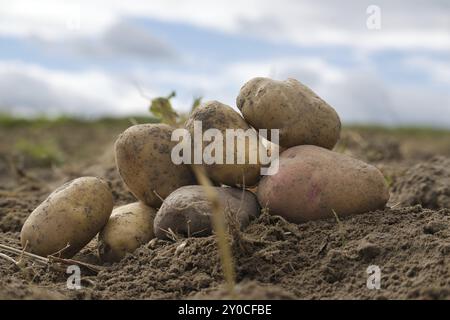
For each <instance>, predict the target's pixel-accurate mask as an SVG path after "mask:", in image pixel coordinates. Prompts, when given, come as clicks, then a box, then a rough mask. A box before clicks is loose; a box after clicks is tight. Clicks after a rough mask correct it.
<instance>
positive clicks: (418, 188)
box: [392, 156, 450, 209]
mask: <svg viewBox="0 0 450 320" xmlns="http://www.w3.org/2000/svg"><path fill="white" fill-rule="evenodd" d="M392 197H393V200H392V201H393V202H398V203H399V204H400V205H402V206H411V205H416V204H420V205H422V207H424V208H429V209H441V208H450V158H447V157H443V156H436V157H433V158H432V159H430V160H429V161H426V162H421V163H418V164H416V165H414V166H412V167H411V168H409V169H408V170H406V172H404V174H403V175H401V176H399V177H398V178H397V179H396V181H395V183H394V185H393V187H392Z"/></svg>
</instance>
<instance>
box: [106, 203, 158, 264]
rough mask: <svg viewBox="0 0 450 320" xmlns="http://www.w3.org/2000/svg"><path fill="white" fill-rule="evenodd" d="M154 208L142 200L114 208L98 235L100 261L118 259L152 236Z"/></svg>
mask: <svg viewBox="0 0 450 320" xmlns="http://www.w3.org/2000/svg"><path fill="white" fill-rule="evenodd" d="M155 215H156V211H155V209H153V208H151V207H148V206H146V205H145V204H143V203H142V202H136V203H131V204H127V205H124V206H121V207H118V208H115V209H114V210H113V212H112V214H111V217H110V218H109V220H108V223H107V224H106V226H105V227H104V228H103V230H102V231H101V232H100V234H99V236H98V245H99V250H98V251H99V255H100V258H101V259H102V261H106V262H116V261H120V260H121V259H122V258H123V257H124V256H125V254H126V253H127V252H129V253H132V252H134V250H136V249H137V248H139V247H140V246H141V245H143V244H146V243H147V242H149V241H150V240H151V239H153V238H154V233H153V220H154V219H155Z"/></svg>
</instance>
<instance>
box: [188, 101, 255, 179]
mask: <svg viewBox="0 0 450 320" xmlns="http://www.w3.org/2000/svg"><path fill="white" fill-rule="evenodd" d="M195 121H199V122H201V125H202V129H203V132H205V131H206V130H208V129H217V130H219V131H220V132H221V133H222V135H223V140H222V141H221V142H222V143H223V153H222V155H221V161H222V163H223V164H218V163H213V164H206V163H205V161H203V164H202V166H203V167H204V168H205V171H206V173H207V175H208V176H209V177H210V178H211V180H213V181H214V182H216V183H218V184H225V185H228V186H237V185H244V184H245V185H246V186H253V185H255V184H257V183H258V181H259V178H260V161H259V154H258V151H259V149H258V148H263V146H262V144H261V143H260V142H259V140H258V135H257V133H256V131H255V130H254V129H253V128H251V127H250V126H249V125H248V124H247V123H246V122H245V120H244V119H243V118H242V117H241V115H240V114H239V113H237V112H236V111H234V110H233V108H231V107H230V106H227V105H225V104H223V103H220V102H218V101H209V102H206V103H203V104H202V105H201V106H199V107H198V108H197V109H195V111H194V112H193V113H192V114H191V115H190V117H189V119H188V120H187V121H186V124H185V127H186V129H188V130H189V132H190V134H191V137H193V136H194V122H195ZM227 129H241V130H243V131H246V130H249V129H250V131H248V133H249V134H250V135H251V136H252V137H254V141H255V142H256V143H254V144H251V143H249V141H248V139H245V137H244V136H243V135H242V134H241V135H240V136H239V138H237V139H235V140H234V148H233V147H232V145H231V143H230V142H231V140H229V141H226V130H227ZM227 142H228V143H227ZM210 143H211V142H203V148H202V149H203V151H204V152H205V150H206V149H205V147H206V146H208V145H209V144H210ZM239 143H242V144H241V145H242V146H244V147H239ZM238 147H239V150H240V152H242V155H243V159H244V157H245V159H244V160H245V161H244V162H243V163H242V164H239V163H238V162H237V159H238ZM227 150H229V152H230V154H232V156H233V157H234V162H232V163H227V158H226V152H227ZM193 153H194V152H193ZM251 156H254V157H255V161H252V159H251Z"/></svg>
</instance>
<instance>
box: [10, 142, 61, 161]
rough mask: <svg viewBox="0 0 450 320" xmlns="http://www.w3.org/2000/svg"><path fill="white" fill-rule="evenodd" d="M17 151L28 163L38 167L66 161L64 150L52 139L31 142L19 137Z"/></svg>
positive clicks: (16, 145)
mask: <svg viewBox="0 0 450 320" xmlns="http://www.w3.org/2000/svg"><path fill="white" fill-rule="evenodd" d="M14 149H15V151H16V152H17V153H18V154H19V155H20V156H21V157H23V160H24V161H26V162H27V165H32V166H37V167H51V166H53V165H57V166H58V165H61V164H63V162H64V156H63V152H62V151H61V150H60V148H59V147H58V145H57V143H56V142H55V141H52V140H46V141H41V142H38V143H36V142H31V141H29V140H26V139H19V140H18V141H17V142H16V143H15V146H14Z"/></svg>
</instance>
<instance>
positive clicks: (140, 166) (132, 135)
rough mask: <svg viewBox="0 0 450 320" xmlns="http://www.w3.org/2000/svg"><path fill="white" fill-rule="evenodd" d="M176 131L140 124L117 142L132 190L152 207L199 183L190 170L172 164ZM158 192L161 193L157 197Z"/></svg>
mask: <svg viewBox="0 0 450 320" xmlns="http://www.w3.org/2000/svg"><path fill="white" fill-rule="evenodd" d="M172 131H173V128H172V127H170V126H168V125H166V124H140V125H135V126H132V127H131V128H128V129H127V130H126V131H125V132H124V133H122V134H121V135H120V136H119V138H118V139H117V141H116V144H115V151H116V164H117V168H118V170H119V173H120V176H121V177H122V179H123V181H124V182H125V184H126V185H127V187H128V189H129V190H130V191H131V193H133V195H134V196H135V197H136V198H137V199H138V200H140V201H142V202H144V203H145V204H146V205H148V206H150V207H154V208H156V207H159V205H160V204H161V199H160V198H159V197H158V195H159V196H160V197H162V198H163V199H164V198H165V197H167V196H168V195H169V194H170V193H171V192H172V191H174V190H176V189H178V188H179V187H182V186H185V185H190V184H195V183H196V182H195V178H194V175H193V173H192V172H191V170H190V168H189V167H188V166H187V165H185V164H181V165H176V164H174V163H173V162H172V159H171V152H172V148H173V147H174V146H175V145H176V144H177V142H175V141H171V135H172ZM155 192H156V193H157V194H158V195H157V194H155Z"/></svg>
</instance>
